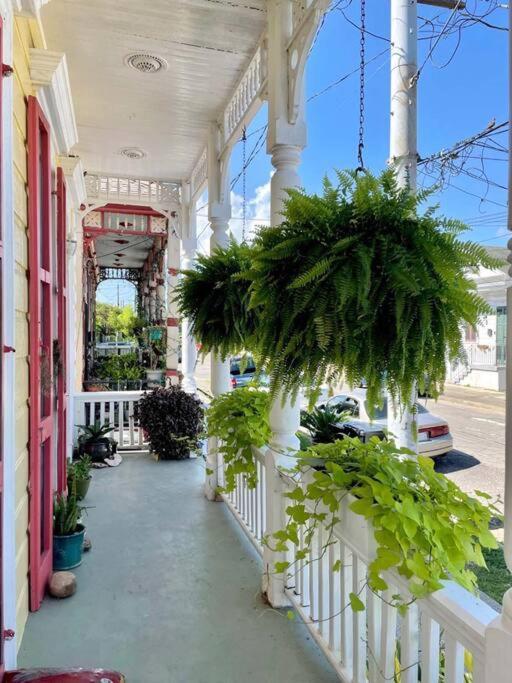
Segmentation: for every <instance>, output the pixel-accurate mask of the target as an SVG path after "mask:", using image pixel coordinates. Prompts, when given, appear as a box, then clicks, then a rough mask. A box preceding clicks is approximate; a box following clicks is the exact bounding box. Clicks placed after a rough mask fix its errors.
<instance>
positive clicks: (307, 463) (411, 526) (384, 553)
mask: <svg viewBox="0 0 512 683" xmlns="http://www.w3.org/2000/svg"><path fill="white" fill-rule="evenodd" d="M410 456H411V453H410V452H409V451H407V450H405V449H397V447H396V446H395V444H394V443H393V442H387V441H380V440H378V439H377V438H372V439H371V440H370V442H369V443H362V442H361V441H360V440H359V439H357V438H348V437H345V438H343V439H342V440H340V441H336V442H334V443H331V444H317V445H314V446H311V447H310V448H309V449H308V450H307V451H303V452H300V453H299V457H300V460H299V464H298V465H297V467H296V468H295V469H294V470H292V472H291V476H292V481H293V480H294V479H295V480H296V482H295V484H294V485H293V488H292V490H290V491H289V492H288V493H286V494H285V495H286V496H287V498H288V499H289V500H290V505H289V506H288V507H287V515H288V517H289V521H288V523H287V525H286V527H285V528H284V529H281V530H279V531H277V532H275V533H274V534H273V538H272V539H268V538H267V539H266V542H267V544H269V545H270V544H272V546H273V549H274V550H275V551H279V552H284V551H287V550H288V548H289V547H291V546H296V548H297V549H296V551H295V557H296V560H304V559H306V558H307V557H308V555H309V549H310V547H311V544H312V541H313V537H314V534H315V531H316V530H317V528H318V527H319V525H322V526H323V528H324V529H326V530H327V533H328V534H329V539H328V541H327V543H326V544H325V548H327V547H328V545H329V544H330V543H331V542H332V541H333V534H334V532H335V529H336V526H337V525H338V523H339V522H340V510H341V507H342V505H343V502H344V501H345V503H349V508H350V510H351V511H352V512H355V513H356V514H358V515H361V516H362V517H364V518H365V519H366V520H368V521H369V522H370V523H371V528H372V529H373V536H374V538H375V541H376V554H375V557H374V558H373V559H372V561H371V562H370V564H369V566H368V585H369V587H370V588H371V589H372V590H373V591H375V592H377V591H383V590H385V589H387V588H388V584H387V581H386V579H385V572H386V571H389V570H394V571H397V572H398V574H399V575H400V576H402V577H404V578H405V579H406V580H407V581H408V588H409V591H410V593H411V594H412V596H413V597H414V598H422V597H425V596H427V595H428V594H430V593H432V592H434V591H436V590H438V589H440V588H441V587H442V583H441V582H442V581H443V580H446V579H452V580H454V581H456V582H458V583H459V584H461V585H462V586H464V587H465V588H467V589H469V590H475V588H476V576H475V574H474V573H473V572H472V571H471V569H469V568H468V564H469V563H471V564H473V565H476V566H480V567H485V560H484V557H483V555H482V548H495V547H496V546H497V542H496V540H495V538H494V536H493V535H492V533H491V532H490V531H489V523H490V521H491V519H492V518H493V517H499V516H500V515H499V511H498V510H497V508H496V507H495V506H494V504H491V503H489V499H490V497H489V496H488V495H487V494H485V493H482V492H480V491H476V492H475V493H476V495H477V496H479V497H480V498H481V499H482V500H483V501H484V502H481V500H478V499H477V498H474V497H471V496H469V495H467V494H466V493H464V492H463V491H461V489H460V488H459V487H458V486H457V485H456V484H455V483H454V482H452V481H450V480H449V479H448V478H447V477H445V476H444V475H443V474H439V473H437V472H435V471H434V465H433V461H432V460H431V459H429V458H424V457H421V456H420V457H417V458H416V457H410ZM305 475H308V476H306V483H304V481H303V478H304V477H305ZM300 531H302V533H299V532H300ZM301 536H302V542H300V541H299V539H300V537H301ZM290 544H291V545H290ZM299 546H300V547H299ZM341 568H342V567H341V563H340V564H339V566H337V567H336V568H335V569H341ZM275 570H276V571H277V572H280V573H284V572H290V570H291V566H290V564H289V563H288V562H279V563H276V567H275ZM356 597H357V596H354V598H351V602H353V604H352V607H353V609H356V610H357V609H362V603H360V601H359V602H358V601H357V600H356ZM393 600H394V602H395V604H396V606H398V607H401V608H403V607H404V604H405V603H404V602H403V599H402V598H401V596H399V595H395V596H393Z"/></svg>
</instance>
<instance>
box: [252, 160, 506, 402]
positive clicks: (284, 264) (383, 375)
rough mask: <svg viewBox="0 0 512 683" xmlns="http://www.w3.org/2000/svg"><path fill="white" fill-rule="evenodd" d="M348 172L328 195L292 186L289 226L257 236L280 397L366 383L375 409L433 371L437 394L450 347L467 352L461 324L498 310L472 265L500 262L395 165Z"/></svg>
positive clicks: (261, 338)
mask: <svg viewBox="0 0 512 683" xmlns="http://www.w3.org/2000/svg"><path fill="white" fill-rule="evenodd" d="M337 178H338V184H337V185H336V186H335V185H333V184H331V183H330V182H329V181H328V180H327V179H326V180H325V181H324V192H323V196H318V195H316V194H313V195H308V194H306V193H305V192H304V191H303V190H289V191H288V194H289V198H288V199H287V201H286V204H285V209H284V213H283V216H284V221H283V223H282V224H281V225H278V226H274V227H270V228H262V229H261V230H260V231H259V233H258V235H257V237H256V239H255V242H254V248H253V252H252V260H253V265H252V267H251V269H250V270H249V272H248V273H246V277H247V279H248V281H249V282H250V283H251V292H252V295H251V310H252V311H253V312H254V311H257V310H258V311H259V310H260V311H261V314H260V315H259V316H258V317H259V322H258V328H257V333H258V336H257V349H256V352H257V354H256V355H257V356H259V358H258V360H259V365H260V367H265V368H266V370H267V372H268V373H269V375H270V378H271V390H272V392H273V394H274V395H275V394H276V393H277V392H278V391H279V390H280V389H281V388H284V390H285V391H286V392H290V393H291V394H296V393H297V391H298V390H299V388H300V387H302V386H304V385H307V386H312V387H317V386H318V385H319V384H321V383H322V382H324V381H325V380H326V378H328V379H331V380H336V381H337V380H340V379H341V378H344V379H345V380H346V381H347V382H348V383H349V384H351V385H358V384H359V383H360V381H361V380H362V379H363V378H364V379H365V380H366V381H367V383H368V401H369V405H370V407H371V406H376V405H377V404H378V403H379V401H380V400H381V395H382V391H383V389H384V388H387V389H388V390H389V391H390V392H391V394H392V396H393V397H394V398H397V399H398V400H400V398H401V397H408V396H410V395H411V392H412V388H413V386H414V384H415V383H416V382H418V383H419V385H420V388H423V387H422V384H423V382H424V378H425V376H427V377H428V379H429V392H430V393H431V394H432V393H434V394H435V393H436V392H439V391H440V390H441V388H442V385H443V381H444V378H445V368H446V354H447V353H448V356H449V358H450V359H454V358H455V357H457V356H458V355H459V354H460V352H461V334H460V325H461V324H462V323H464V322H465V323H468V324H470V325H475V324H476V323H477V321H478V319H479V317H480V316H481V315H482V314H484V313H487V312H488V306H487V304H486V303H485V302H484V301H483V299H481V298H480V297H479V296H478V295H477V294H476V291H475V289H474V284H473V283H472V282H471V280H470V279H469V278H468V277H467V271H468V270H469V269H472V268H478V267H479V266H486V267H488V268H495V267H496V266H497V265H499V264H500V262H499V261H497V260H496V259H493V258H491V257H490V256H489V255H488V253H487V252H486V251H485V249H484V248H483V247H481V246H479V245H478V244H475V243H473V242H468V241H462V240H461V239H459V234H460V233H462V232H463V231H464V230H465V229H466V228H465V226H464V225H463V224H462V223H460V222H459V221H455V220H448V219H445V218H442V217H439V216H437V215H436V212H435V208H431V209H428V210H427V211H426V212H425V213H423V214H420V213H419V211H418V209H419V206H420V204H422V203H423V202H424V201H425V199H426V198H427V197H428V195H429V193H428V192H425V191H421V192H418V193H417V195H416V196H414V195H411V194H409V192H408V191H406V190H404V189H401V188H399V186H398V184H397V181H396V178H395V175H394V173H393V172H392V171H391V170H389V171H385V172H384V173H383V174H382V175H381V176H380V177H378V178H377V177H374V176H372V175H371V174H370V173H365V174H363V175H359V176H358V175H356V174H355V173H353V172H338V173H337Z"/></svg>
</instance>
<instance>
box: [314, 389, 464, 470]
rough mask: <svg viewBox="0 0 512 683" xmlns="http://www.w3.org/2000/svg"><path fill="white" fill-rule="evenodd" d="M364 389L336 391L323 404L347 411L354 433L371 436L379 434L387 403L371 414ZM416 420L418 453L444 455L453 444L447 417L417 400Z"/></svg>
mask: <svg viewBox="0 0 512 683" xmlns="http://www.w3.org/2000/svg"><path fill="white" fill-rule="evenodd" d="M365 399H366V392H364V391H357V390H356V391H354V392H352V393H346V394H337V395H336V396H333V397H332V398H330V399H329V400H328V401H327V402H326V403H324V405H326V406H329V407H330V408H336V409H337V410H339V411H340V412H349V413H350V414H351V416H353V418H355V419H352V417H351V418H349V421H348V425H349V427H350V428H351V430H352V431H353V432H354V435H356V434H357V435H358V436H360V437H361V436H363V437H366V438H368V437H370V436H373V435H374V434H375V435H377V436H382V434H383V430H385V429H386V426H387V417H388V406H387V399H384V404H383V406H382V409H381V410H379V411H378V412H377V414H376V415H375V417H373V418H370V416H369V415H368V412H367V410H366V405H365ZM416 409H417V411H418V412H417V416H418V417H417V422H418V453H419V454H420V455H425V456H428V457H431V458H434V457H436V456H438V455H444V454H445V453H448V451H451V450H452V448H453V437H452V435H451V434H450V427H449V425H448V422H446V420H443V418H442V417H438V416H437V415H434V414H433V413H431V412H430V411H429V410H427V408H425V406H423V405H421V403H416Z"/></svg>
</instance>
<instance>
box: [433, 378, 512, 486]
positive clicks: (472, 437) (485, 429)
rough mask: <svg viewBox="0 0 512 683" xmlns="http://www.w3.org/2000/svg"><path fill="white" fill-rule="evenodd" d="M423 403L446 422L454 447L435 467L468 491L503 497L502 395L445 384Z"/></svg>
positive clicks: (503, 405)
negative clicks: (437, 396)
mask: <svg viewBox="0 0 512 683" xmlns="http://www.w3.org/2000/svg"><path fill="white" fill-rule="evenodd" d="M421 402H422V403H425V399H421ZM426 406H427V408H428V409H429V410H430V411H431V412H432V413H434V414H435V415H439V416H440V417H443V418H444V419H445V420H447V421H448V424H449V425H450V431H451V433H452V435H453V440H454V450H453V451H451V452H450V453H448V454H447V455H445V456H443V457H441V458H438V459H437V462H436V470H437V471H438V472H443V473H444V474H446V475H448V476H449V477H450V479H453V480H454V481H455V482H456V483H457V484H458V485H459V486H460V487H461V488H462V489H463V490H464V491H467V492H468V493H471V492H473V491H474V490H475V489H479V490H481V491H485V492H486V493H489V494H491V495H492V496H493V497H494V496H496V497H497V496H499V497H500V499H503V493H504V485H505V394H504V393H500V392H497V391H487V390H484V389H474V388H472V387H462V386H458V385H453V384H447V385H446V390H445V392H444V394H443V395H442V396H441V397H440V398H439V399H438V400H437V401H433V400H431V399H429V400H427V401H426Z"/></svg>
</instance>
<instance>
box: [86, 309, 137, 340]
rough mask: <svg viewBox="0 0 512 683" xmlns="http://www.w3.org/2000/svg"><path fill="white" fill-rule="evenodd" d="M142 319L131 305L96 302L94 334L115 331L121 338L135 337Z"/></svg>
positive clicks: (106, 333)
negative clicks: (121, 305)
mask: <svg viewBox="0 0 512 683" xmlns="http://www.w3.org/2000/svg"><path fill="white" fill-rule="evenodd" d="M143 325H144V321H143V320H142V319H141V318H139V317H138V316H137V315H136V314H135V311H134V310H133V308H132V307H131V306H123V307H122V308H121V307H120V306H114V305H113V304H105V303H101V302H98V303H97V304H96V312H95V329H96V334H97V335H99V336H100V337H101V336H111V335H115V334H116V333H117V334H119V335H120V336H121V337H122V338H123V339H135V338H137V336H138V335H139V332H140V329H141V327H142V326H143Z"/></svg>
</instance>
